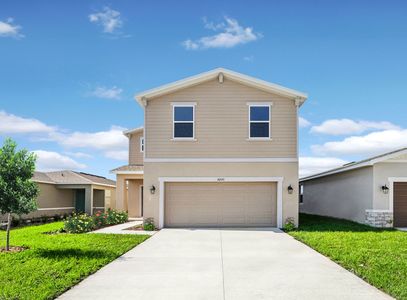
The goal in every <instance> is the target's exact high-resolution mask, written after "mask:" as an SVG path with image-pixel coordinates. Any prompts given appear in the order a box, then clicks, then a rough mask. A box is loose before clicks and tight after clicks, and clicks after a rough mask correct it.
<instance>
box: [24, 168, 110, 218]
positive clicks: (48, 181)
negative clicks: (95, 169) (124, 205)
mask: <svg viewBox="0 0 407 300" xmlns="http://www.w3.org/2000/svg"><path fill="white" fill-rule="evenodd" d="M32 180H33V181H34V182H36V183H37V184H38V186H39V188H40V194H39V196H38V198H37V204H38V210H36V211H34V212H32V213H30V214H28V215H24V216H22V217H23V218H32V217H40V216H44V215H47V216H53V215H60V214H65V213H72V212H73V211H82V212H86V213H88V214H92V213H94V212H95V211H96V210H105V208H107V207H110V206H113V207H114V205H115V201H114V200H115V189H116V183H115V181H113V180H110V179H107V178H105V177H101V176H97V175H92V174H87V173H81V172H74V171H56V172H34V176H33V178H32Z"/></svg>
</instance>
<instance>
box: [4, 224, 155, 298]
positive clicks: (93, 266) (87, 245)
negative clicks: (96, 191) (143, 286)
mask: <svg viewBox="0 0 407 300" xmlns="http://www.w3.org/2000/svg"><path fill="white" fill-rule="evenodd" d="M62 225H63V224H62V222H55V223H50V224H46V225H39V226H29V227H24V228H20V229H15V230H12V232H11V245H13V246H24V247H28V248H29V249H28V250H25V251H23V252H20V253H0V299H53V298H54V297H56V296H58V295H60V294H61V293H63V292H64V291H65V290H67V289H68V288H69V287H71V286H73V285H75V284H76V283H78V282H79V281H80V280H82V279H83V278H85V277H86V276H88V275H89V274H92V273H94V272H95V271H97V270H98V269H100V268H101V267H102V266H104V265H106V264H107V263H109V262H111V261H112V260H114V259H115V258H117V257H118V256H120V255H121V254H123V253H125V252H127V251H128V250H130V249H131V248H133V247H134V246H136V245H138V244H140V243H141V242H143V241H144V240H146V239H147V238H148V236H145V235H124V234H123V235H113V234H53V235H49V234H43V232H49V231H53V230H57V229H59V228H61V227H62ZM5 235H6V234H5V231H0V245H1V246H4V243H5Z"/></svg>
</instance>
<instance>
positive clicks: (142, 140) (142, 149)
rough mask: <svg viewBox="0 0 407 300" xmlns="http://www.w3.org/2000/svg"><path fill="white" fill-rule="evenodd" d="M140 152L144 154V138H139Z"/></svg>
mask: <svg viewBox="0 0 407 300" xmlns="http://www.w3.org/2000/svg"><path fill="white" fill-rule="evenodd" d="M140 152H144V136H141V137H140Z"/></svg>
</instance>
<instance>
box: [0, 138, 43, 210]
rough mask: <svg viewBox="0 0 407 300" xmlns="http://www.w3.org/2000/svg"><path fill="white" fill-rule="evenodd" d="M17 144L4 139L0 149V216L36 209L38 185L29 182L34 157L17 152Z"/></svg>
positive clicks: (33, 165)
mask: <svg viewBox="0 0 407 300" xmlns="http://www.w3.org/2000/svg"><path fill="white" fill-rule="evenodd" d="M16 149H17V144H16V143H15V142H14V141H12V140H11V139H6V140H5V142H4V145H3V147H2V148H0V214H9V213H12V214H17V215H21V214H27V213H29V212H31V211H33V210H35V209H36V208H37V203H36V198H37V196H38V194H39V188H38V185H37V184H36V183H35V182H33V181H32V180H31V178H32V176H33V174H34V170H35V161H36V156H35V154H33V153H29V152H28V151H27V150H25V149H23V150H19V151H17V150H16Z"/></svg>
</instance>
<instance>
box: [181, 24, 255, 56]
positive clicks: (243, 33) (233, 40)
mask: <svg viewBox="0 0 407 300" xmlns="http://www.w3.org/2000/svg"><path fill="white" fill-rule="evenodd" d="M225 22H226V23H223V22H222V23H219V24H214V23H212V22H207V20H206V19H205V18H204V25H205V28H206V29H210V30H214V31H220V30H222V32H219V33H217V34H214V35H211V36H204V37H201V38H199V39H197V40H190V39H188V40H185V41H184V42H183V43H182V45H183V46H184V47H185V49H187V50H197V49H207V48H232V47H234V46H237V45H239V44H246V43H249V42H253V41H256V40H258V39H259V38H261V37H262V34H260V33H256V32H254V31H253V28H251V27H246V28H244V27H242V26H240V25H239V23H238V21H237V20H235V19H232V18H228V17H225Z"/></svg>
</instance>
